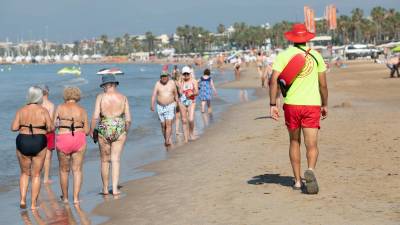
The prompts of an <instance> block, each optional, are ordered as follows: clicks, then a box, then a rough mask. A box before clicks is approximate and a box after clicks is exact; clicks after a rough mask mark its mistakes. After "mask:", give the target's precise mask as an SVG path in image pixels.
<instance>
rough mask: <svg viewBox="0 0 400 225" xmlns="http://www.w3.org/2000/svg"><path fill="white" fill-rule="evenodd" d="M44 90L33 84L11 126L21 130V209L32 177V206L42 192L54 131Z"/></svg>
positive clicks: (17, 143)
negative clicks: (42, 182)
mask: <svg viewBox="0 0 400 225" xmlns="http://www.w3.org/2000/svg"><path fill="white" fill-rule="evenodd" d="M42 102H43V92H42V89H40V88H39V87H30V88H29V90H28V96H27V104H26V105H25V106H23V107H22V108H20V109H19V110H18V111H17V112H16V114H15V118H14V121H13V122H12V125H11V130H12V131H14V132H16V131H19V134H18V136H17V140H16V145H17V151H16V153H17V158H18V162H19V166H20V168H21V176H20V179H19V190H20V204H19V207H20V208H21V209H25V208H26V194H27V192H28V186H29V178H31V185H32V187H31V192H32V197H31V201H32V202H31V209H32V210H36V209H37V207H38V206H37V199H38V196H39V192H40V172H41V170H42V168H43V164H44V160H45V157H46V149H47V137H46V134H47V133H49V132H51V131H52V130H53V126H52V124H51V119H50V115H49V112H48V111H47V109H45V108H44V107H43V106H41V104H42Z"/></svg>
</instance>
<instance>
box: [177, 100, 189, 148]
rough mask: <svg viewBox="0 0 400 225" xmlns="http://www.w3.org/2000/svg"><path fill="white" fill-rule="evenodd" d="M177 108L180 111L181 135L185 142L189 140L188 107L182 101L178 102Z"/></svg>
mask: <svg viewBox="0 0 400 225" xmlns="http://www.w3.org/2000/svg"><path fill="white" fill-rule="evenodd" d="M179 110H180V111H181V118H182V129H183V136H184V138H185V143H187V142H188V141H189V125H188V115H187V112H188V109H187V108H186V106H184V105H183V104H182V103H179Z"/></svg>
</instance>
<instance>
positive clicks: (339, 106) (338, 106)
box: [333, 101, 352, 108]
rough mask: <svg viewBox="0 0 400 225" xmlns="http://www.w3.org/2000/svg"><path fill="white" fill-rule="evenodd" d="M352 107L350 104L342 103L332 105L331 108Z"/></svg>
mask: <svg viewBox="0 0 400 225" xmlns="http://www.w3.org/2000/svg"><path fill="white" fill-rule="evenodd" d="M351 107H352V104H351V102H347V101H346V102H342V103H341V104H339V105H334V106H333V108H351Z"/></svg>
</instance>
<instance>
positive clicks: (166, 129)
mask: <svg viewBox="0 0 400 225" xmlns="http://www.w3.org/2000/svg"><path fill="white" fill-rule="evenodd" d="M161 130H162V133H163V136H164V143H165V146H166V147H168V146H170V145H171V134H172V120H165V121H164V122H161Z"/></svg>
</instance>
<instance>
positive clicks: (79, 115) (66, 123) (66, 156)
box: [54, 87, 89, 204]
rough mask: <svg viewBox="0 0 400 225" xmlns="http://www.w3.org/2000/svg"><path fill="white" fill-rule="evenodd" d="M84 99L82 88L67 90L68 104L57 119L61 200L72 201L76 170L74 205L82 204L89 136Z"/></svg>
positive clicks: (65, 100) (64, 105)
mask: <svg viewBox="0 0 400 225" xmlns="http://www.w3.org/2000/svg"><path fill="white" fill-rule="evenodd" d="M80 99H81V91H80V90H79V88H77V87H67V88H65V89H64V104H61V105H59V106H58V107H57V109H56V113H55V116H54V118H55V121H56V128H57V134H56V149H57V155H58V160H59V165H60V167H59V173H60V185H61V191H62V196H61V198H62V200H63V201H64V202H68V176H69V171H70V168H71V167H72V174H73V176H74V179H73V180H74V191H73V199H74V204H79V192H80V189H81V184H82V165H83V157H84V155H85V151H86V135H88V133H89V124H88V115H87V112H86V110H85V109H84V108H82V106H80V105H79V104H78V102H79V100H80ZM71 159H72V160H71Z"/></svg>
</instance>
